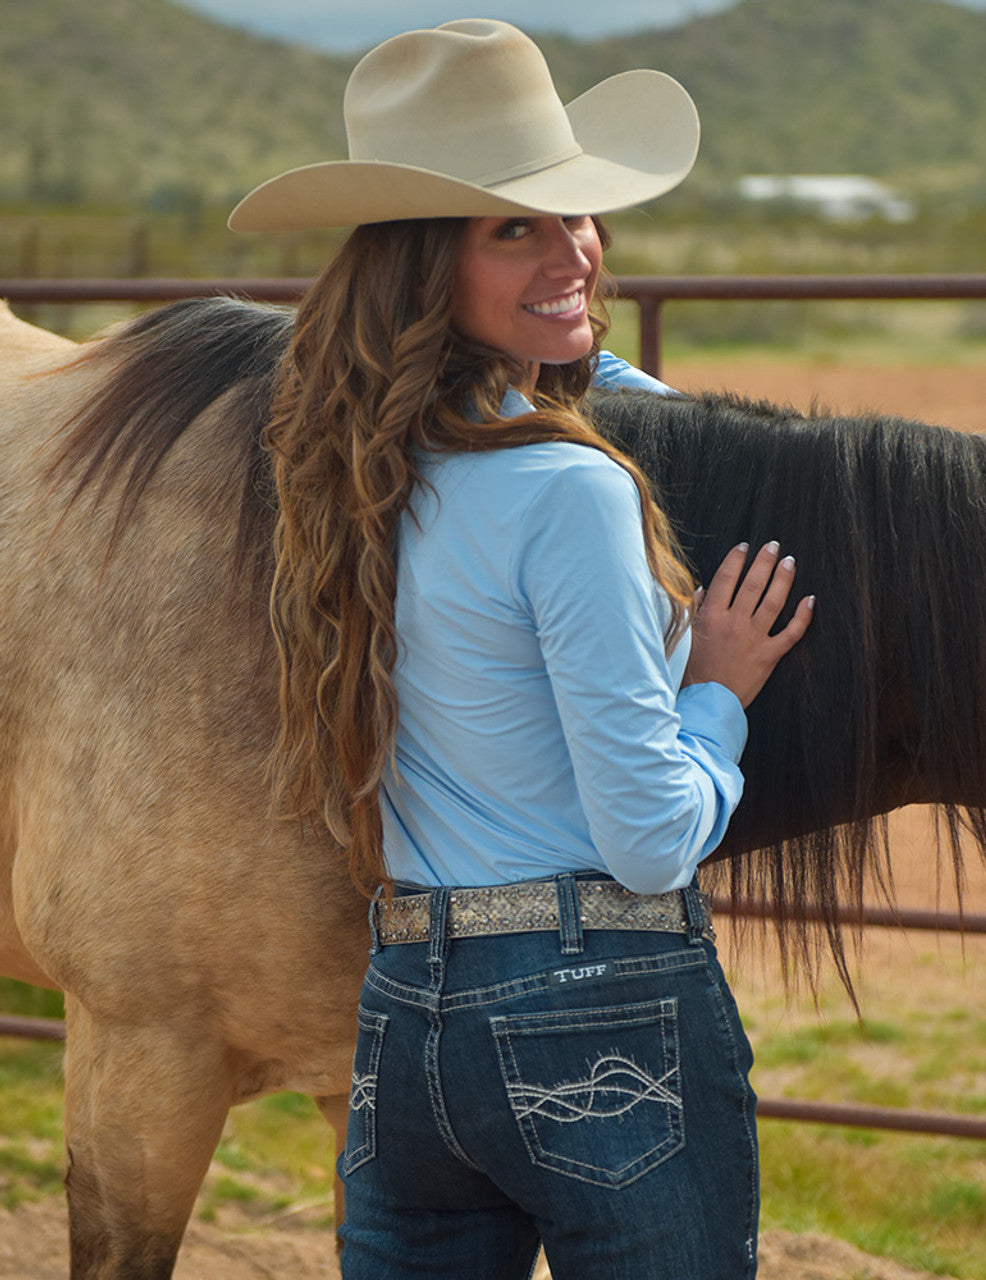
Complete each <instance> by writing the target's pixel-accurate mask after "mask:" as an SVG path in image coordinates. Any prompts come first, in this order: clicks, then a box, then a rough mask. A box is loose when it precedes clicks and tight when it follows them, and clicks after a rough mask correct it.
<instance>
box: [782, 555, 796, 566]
mask: <svg viewBox="0 0 986 1280" xmlns="http://www.w3.org/2000/svg"><path fill="white" fill-rule="evenodd" d="M781 564H782V566H783V567H784V568H785V569H793V568H794V556H785V557H784V559H783V560H782V561H781Z"/></svg>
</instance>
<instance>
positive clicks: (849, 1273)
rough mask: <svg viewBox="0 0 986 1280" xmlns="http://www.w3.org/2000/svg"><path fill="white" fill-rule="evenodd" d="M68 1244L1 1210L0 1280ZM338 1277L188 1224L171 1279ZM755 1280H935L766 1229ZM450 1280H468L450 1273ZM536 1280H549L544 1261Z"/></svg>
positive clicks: (302, 1243)
mask: <svg viewBox="0 0 986 1280" xmlns="http://www.w3.org/2000/svg"><path fill="white" fill-rule="evenodd" d="M67 1275H68V1248H67V1245H66V1225H65V1211H64V1207H63V1206H62V1204H61V1203H60V1202H59V1201H54V1200H46V1201H43V1202H41V1203H38V1204H30V1205H22V1206H21V1207H20V1208H19V1209H17V1210H16V1212H14V1213H7V1212H0V1280H65V1277H66V1276H67ZM206 1276H207V1277H208V1278H209V1280H339V1265H338V1262H337V1260H336V1255H335V1249H334V1245H333V1241H332V1238H331V1236H330V1235H329V1234H328V1233H325V1232H312V1231H306V1230H299V1229H294V1230H292V1229H290V1228H281V1229H278V1230H267V1231H258V1230H256V1229H253V1230H250V1231H245V1232H243V1233H242V1234H237V1233H230V1232H229V1231H221V1230H219V1229H218V1228H217V1227H211V1226H208V1225H207V1224H205V1223H201V1222H196V1223H193V1224H192V1225H191V1226H190V1227H189V1229H188V1233H187V1235H186V1238H185V1244H184V1246H183V1248H182V1251H181V1255H180V1257H179V1260H178V1266H177V1268H176V1269H175V1280H203V1277H206ZM759 1276H760V1280H942V1277H940V1276H932V1275H931V1273H930V1272H926V1271H910V1270H907V1269H906V1268H904V1267H900V1266H898V1265H897V1264H896V1263H893V1262H888V1261H886V1259H883V1258H873V1257H870V1256H869V1255H867V1254H864V1253H860V1251H859V1250H858V1249H854V1248H853V1247H852V1246H851V1245H848V1244H845V1243H844V1242H843V1241H841V1240H829V1239H826V1238H825V1237H824V1236H811V1235H804V1236H794V1235H791V1234H790V1233H788V1232H786V1231H768V1232H766V1233H765V1234H764V1235H763V1236H762V1237H761V1240H760V1270H759ZM449 1280H467V1277H464V1276H462V1277H460V1276H450V1277H449ZM535 1280H548V1273H547V1270H546V1269H545V1268H544V1265H543V1262H542V1264H541V1266H540V1267H539V1268H538V1271H537V1273H536V1275H535Z"/></svg>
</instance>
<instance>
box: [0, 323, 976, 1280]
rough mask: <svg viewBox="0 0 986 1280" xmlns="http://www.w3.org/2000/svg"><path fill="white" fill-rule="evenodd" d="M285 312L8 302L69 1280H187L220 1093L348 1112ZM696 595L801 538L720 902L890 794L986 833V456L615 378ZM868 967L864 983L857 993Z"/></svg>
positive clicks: (845, 894)
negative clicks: (280, 491)
mask: <svg viewBox="0 0 986 1280" xmlns="http://www.w3.org/2000/svg"><path fill="white" fill-rule="evenodd" d="M291 327H292V315H291V313H290V312H288V311H284V310H280V309H277V308H269V307H258V306H255V305H251V304H247V303H243V302H238V301H235V300H232V299H212V300H191V301H188V302H182V303H176V304H173V305H171V306H168V307H164V308H161V309H159V310H157V311H153V312H150V313H148V314H145V315H143V316H141V317H139V318H138V319H136V320H134V321H131V322H128V323H126V324H125V325H123V326H122V327H120V328H119V329H117V330H115V331H113V332H111V333H110V334H109V335H108V336H106V337H104V338H102V339H99V340H96V341H94V342H92V343H87V344H84V345H83V346H82V347H78V348H77V347H75V346H74V345H73V344H69V343H66V342H65V341H64V340H61V339H57V338H55V337H54V336H52V335H45V334H43V333H41V332H40V331H37V330H32V329H31V328H30V327H29V326H26V325H23V324H22V323H21V322H19V321H16V320H14V319H13V317H12V316H10V314H9V312H7V313H0V351H3V352H4V354H5V356H6V359H4V360H2V361H0V382H2V387H3V398H2V402H0V403H2V405H3V409H2V411H0V546H2V549H3V555H2V558H0V584H2V591H3V598H4V610H3V614H2V618H0V698H2V718H0V867H2V874H0V962H2V968H3V971H4V972H6V973H8V974H9V975H10V976H13V977H16V978H20V979H22V980H25V981H28V982H32V983H37V984H40V985H46V986H51V987H55V988H59V989H61V990H63V991H64V993H65V1001H66V1024H67V1048H66V1058H65V1139H66V1155H67V1170H68V1171H67V1177H66V1189H67V1196H68V1203H69V1223H70V1251H71V1274H72V1277H73V1278H74V1280H124V1277H126V1278H127V1280H166V1277H168V1276H170V1275H171V1273H172V1269H173V1265H174V1261H175V1258H176V1255H177V1251H178V1249H179V1246H180V1242H181V1238H182V1235H183V1232H184V1229H185V1225H186V1223H187V1220H188V1217H189V1214H190V1212H191V1209H192V1206H193V1202H194V1199H195V1196H196V1193H197V1191H198V1188H199V1185H200V1183H201V1181H202V1178H203V1177H204V1174H205V1171H206V1169H207V1166H208V1164H209V1161H210V1158H211V1156H212V1153H213V1151H214V1149H215V1146H216V1144H217V1142H218V1140H219V1137H220V1134H221V1130H222V1126H223V1123H224V1121H225V1118H226V1115H227V1112H228V1110H229V1108H230V1107H231V1106H232V1105H234V1104H237V1103H240V1102H244V1101H246V1100H247V1099H250V1098H254V1097H257V1096H259V1095H261V1094H263V1093H266V1092H270V1091H273V1090H279V1089H291V1090H297V1091H299V1092H302V1093H307V1094H309V1095H311V1096H312V1097H314V1098H315V1099H316V1101H317V1103H318V1106H319V1107H320V1109H321V1110H322V1112H323V1113H324V1115H325V1116H326V1118H327V1119H328V1121H329V1123H330V1124H331V1125H333V1127H335V1128H336V1130H337V1132H339V1131H340V1127H341V1126H342V1125H343V1124H344V1117H345V1109H346V1094H347V1091H348V1088H349V1076H350V1067H351V1059H352V1051H353V1044H354V1030H355V1017H354V1011H355V1007H356V1003H357V995H358V988H359V984H360V981H361V977H362V972H363V969H364V967H365V959H366V948H367V943H368V930H367V926H366V914H367V904H366V902H365V900H364V899H363V898H361V897H360V896H359V895H358V894H357V892H356V891H355V890H354V889H353V887H352V886H351V884H350V882H349V880H348V877H347V873H346V865H345V858H344V857H342V856H341V853H340V850H339V849H337V848H336V847H334V846H333V844H332V841H331V840H330V838H329V837H328V835H327V833H326V832H325V831H324V830H321V829H318V828H317V827H315V826H313V825H312V824H303V823H300V822H297V821H292V820H286V819H283V818H280V817H278V816H277V815H276V814H274V813H272V811H271V806H270V803H269V799H268V784H267V772H266V765H267V758H268V754H269V751H270V748H271V746H272V743H273V740H274V737H275V733H276V727H277V719H278V689H277V685H278V674H277V657H276V652H275V648H274V645H273V643H272V640H271V635H270V631H269V624H268V616H267V605H266V602H267V597H268V592H269V585H270V580H271V574H272V568H273V565H272V559H273V553H272V540H273V527H274V523H275V521H276V515H277V509H276V497H275V492H274V488H273V485H272V480H271V471H270V466H269V462H268V458H267V455H266V453H265V451H264V449H263V446H262V440H261V435H262V430H263V425H264V422H265V420H266V416H267V412H268V407H269V403H270V395H271V388H272V384H273V380H274V377H275V375H276V370H277V368H278V365H279V363H280V362H281V360H282V358H283V356H284V352H285V350H286V347H287V343H288V341H289V338H290V333H291ZM592 412H593V414H594V415H595V418H596V421H597V423H598V425H599V428H600V430H602V431H603V432H604V433H605V434H607V435H608V436H609V437H610V438H612V439H613V440H615V441H617V442H618V443H620V444H621V445H622V446H623V447H624V448H625V449H626V450H627V451H628V452H629V453H631V454H632V455H633V456H634V457H635V458H636V459H637V460H638V461H639V462H640V463H641V464H642V465H643V467H644V468H645V470H646V471H647V472H648V474H649V475H650V477H651V478H652V480H653V481H654V483H655V485H656V487H657V490H658V492H659V494H660V496H661V500H662V502H663V503H664V505H665V507H666V509H667V510H668V511H669V513H670V515H671V517H672V520H673V522H674V525H675V527H676V529H677V530H678V531H679V534H680V537H681V541H682V545H683V547H684V550H685V553H686V554H687V555H688V556H689V558H690V559H691V561H692V563H693V564H694V566H695V570H696V574H697V576H698V578H699V579H707V578H708V576H709V574H710V573H711V571H712V569H713V568H714V566H715V564H716V563H717V562H718V560H719V558H720V557H721V555H722V553H723V552H724V550H725V549H726V548H727V547H728V546H730V545H732V544H733V543H734V542H736V541H738V540H740V538H746V539H747V540H749V541H751V542H753V541H754V540H756V539H764V540H766V538H768V537H777V538H779V539H780V540H781V541H782V542H783V544H784V545H785V546H786V547H790V548H792V549H793V550H795V551H796V553H797V555H798V561H799V575H800V580H801V582H802V583H803V584H804V585H805V589H811V590H813V591H814V592H815V593H816V594H817V596H818V600H819V604H818V609H817V616H816V620H815V622H814V624H813V626H812V628H811V629H810V632H809V636H808V637H807V638H806V639H805V641H804V642H803V643H802V644H801V645H799V646H798V647H797V648H796V649H795V650H794V652H793V653H792V654H790V655H789V656H788V657H787V658H786V659H785V660H784V662H783V663H782V664H781V667H780V668H779V669H778V671H777V672H776V673H775V675H774V677H773V678H772V680H771V682H770V683H769V684H768V686H767V689H766V690H765V691H764V693H763V694H762V695H761V697H760V699H758V701H757V702H756V703H755V704H754V706H753V707H752V708H751V714H750V740H749V744H748V747H747V750H746V754H745V757H744V771H745V772H746V774H747V777H748V783H747V789H746V794H745V796H744V799H743V801H742V804H741V806H740V808H739V810H738V811H737V814H736V816H735V819H734V822H733V823H732V825H731V827H730V832H729V835H728V836H727V839H726V841H725V843H724V844H723V846H722V847H721V849H720V850H719V851H717V855H716V859H717V860H716V861H715V862H714V864H713V865H712V866H710V867H709V869H708V883H707V885H706V887H710V885H711V886H712V887H714V886H715V885H716V884H720V885H725V886H728V887H729V888H730V890H731V892H732V893H734V894H736V895H761V896H765V897H767V898H768V899H770V900H771V901H772V903H773V905H774V908H775V909H776V910H777V911H778V912H779V916H780V924H779V929H780V932H781V936H782V939H783V940H785V941H786V942H787V943H789V944H790V946H791V947H792V948H793V950H792V952H791V954H792V956H793V957H794V958H795V959H797V958H799V957H800V958H803V959H805V960H806V961H807V960H808V959H809V958H810V956H809V951H810V948H809V945H808V943H807V942H806V938H807V933H806V926H805V924H804V920H803V916H804V914H805V912H806V910H807V909H809V908H814V909H817V911H818V912H819V913H820V914H821V916H822V920H823V929H824V930H825V931H826V932H827V935H828V938H829V941H830V943H831V945H832V948H833V950H834V954H835V956H836V963H837V964H839V965H840V966H841V967H842V969H843V972H845V967H844V964H845V962H844V958H843V957H842V951H841V945H842V944H841V936H840V934H839V932H838V928H837V925H836V912H837V910H838V908H839V907H840V906H843V905H844V904H845V903H846V902H847V901H848V902H850V903H859V902H861V900H862V893H863V885H864V880H865V879H866V877H867V876H870V875H872V874H876V875H877V877H878V879H879V880H880V881H881V882H882V883H884V884H885V885H886V887H887V890H888V892H889V891H890V889H891V887H892V885H891V870H892V869H891V868H890V867H889V864H888V863H887V848H886V839H885V824H884V819H883V817H882V816H881V815H884V814H886V813H887V812H888V811H889V810H891V809H893V808H895V807H897V806H898V805H900V804H904V803H910V802H916V801H921V802H926V803H933V804H938V805H939V806H941V809H942V812H943V813H944V815H945V819H946V821H945V827H946V831H947V834H948V836H949V838H950V844H951V848H952V856H953V858H954V859H955V860H956V867H959V865H960V863H959V859H960V857H961V851H960V848H959V843H958V834H959V830H960V826H962V825H963V824H964V825H966V826H968V827H969V828H970V829H971V831H972V832H973V834H974V836H975V838H976V840H977V841H978V845H979V848H980V850H981V851H982V850H983V849H986V811H984V809H983V807H982V804H983V802H984V801H986V777H984V770H986V714H984V707H983V699H984V698H986V673H984V671H983V646H982V637H983V636H984V635H986V616H984V603H983V600H982V593H981V592H978V591H977V590H976V589H975V586H976V584H979V583H981V582H983V581H984V577H986V536H984V535H986V441H983V440H980V439H978V438H975V437H969V436H963V435H960V434H958V433H955V432H950V431H947V430H945V429H943V428H933V427H928V426H925V425H923V424H916V423H906V422H901V421H898V420H892V419H887V418H882V417H873V418H870V419H861V418H853V419H846V420H834V419H830V418H824V417H818V418H816V419H811V418H805V417H802V416H800V415H798V414H796V413H794V412H793V411H791V410H786V409H782V408H778V407H776V406H771V405H766V404H751V403H742V402H738V401H734V400H731V399H729V398H723V397H711V396H699V397H687V396H681V397H667V398H664V397H658V396H653V395H650V394H647V393H629V392H624V393H599V394H598V395H596V396H595V397H594V400H593V404H592ZM846 977H847V978H848V974H846Z"/></svg>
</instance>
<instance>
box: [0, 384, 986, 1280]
mask: <svg viewBox="0 0 986 1280" xmlns="http://www.w3.org/2000/svg"><path fill="white" fill-rule="evenodd" d="M663 376H664V378H665V379H666V380H667V381H668V382H670V383H671V384H672V385H674V386H676V387H678V388H680V389H681V390H724V389H729V390H733V391H738V392H741V393H742V394H745V395H747V396H750V397H752V398H758V399H759V398H766V399H770V400H775V401H785V402H788V403H791V404H794V405H796V406H797V407H799V408H802V409H805V408H807V407H808V406H809V405H810V404H811V403H812V402H813V401H817V402H818V403H820V404H823V405H825V406H826V408H827V409H828V410H830V411H832V412H840V413H860V412H864V411H868V410H874V411H879V412H882V413H896V414H900V415H902V416H906V417H909V418H917V419H921V420H924V421H927V422H933V423H938V424H941V425H947V426H953V427H957V428H961V429H963V430H972V431H986V369H979V368H945V367H942V368H920V369H915V368H909V367H899V368H898V367H889V366H888V367H885V368H861V367H856V366H837V365H825V364H812V365H798V364H795V363H793V362H791V363H788V362H785V363H777V364H774V363H767V362H742V363H731V364H723V363H711V362H702V363H699V362H697V361H688V362H679V363H677V364H675V363H674V362H669V364H668V366H667V367H666V368H665V370H664V372H663ZM894 833H895V834H894V840H895V848H899V849H900V850H901V856H900V858H899V859H896V858H895V864H896V867H897V892H898V901H899V902H900V903H901V904H902V905H913V906H933V905H934V904H935V903H936V901H938V902H939V903H940V905H941V907H942V908H943V909H946V910H947V909H950V908H951V906H952V905H953V901H954V899H953V892H952V889H951V886H950V884H949V882H948V878H947V876H946V877H945V878H944V879H943V880H942V881H941V882H940V883H939V879H938V877H937V874H936V872H935V868H934V861H933V859H932V858H931V857H929V856H927V854H926V852H924V851H926V849H927V839H928V827H927V820H926V815H925V814H924V812H923V811H919V810H908V811H904V812H903V813H902V814H901V815H900V816H899V817H897V818H895V820H894ZM965 904H966V908H967V909H968V910H970V911H977V912H983V911H986V870H984V869H983V868H982V867H981V866H978V865H976V866H971V867H970V875H969V881H968V884H967V886H966V893H965ZM885 932H886V931H884V933H885ZM867 941H868V940H867ZM982 950H983V949H982V948H979V951H980V952H981V951H982ZM967 958H968V957H967ZM983 960H984V957H983V955H979V956H978V958H973V965H974V967H977V968H978V970H979V973H978V976H977V977H976V981H977V982H978V981H979V979H980V978H981V976H982V971H983ZM884 963H886V964H890V963H893V960H892V947H888V946H887V945H885V943H884V942H878V941H877V939H876V938H874V946H873V947H872V949H870V950H869V951H868V956H867V961H866V968H867V969H868V970H870V971H872V967H873V966H874V965H880V964H884ZM765 980H766V979H765ZM966 981H967V982H968V981H971V979H969V977H968V974H967V977H966ZM969 992H970V999H971V998H972V997H971V992H972V987H971V985H970V986H969ZM66 1230H67V1229H66V1215H65V1208H64V1203H63V1202H62V1201H61V1200H54V1199H53V1200H47V1201H44V1202H41V1203H38V1204H29V1205H23V1206H21V1207H20V1208H18V1209H17V1210H16V1211H14V1212H12V1213H11V1212H2V1211H0V1280H64V1278H65V1277H66V1276H67V1274H68V1259H67V1255H68V1251H67V1243H66ZM338 1275H339V1270H338V1265H337V1262H336V1258H335V1251H334V1247H333V1241H332V1238H331V1236H330V1235H328V1234H327V1233H326V1232H324V1231H314V1230H311V1229H310V1228H307V1229H306V1228H305V1227H304V1225H303V1223H301V1222H300V1221H294V1222H290V1223H283V1224H280V1225H276V1226H275V1225H268V1226H267V1227H263V1228H258V1227H257V1226H256V1225H248V1224H246V1222H244V1224H242V1225H241V1226H239V1227H237V1226H235V1225H234V1224H232V1223H224V1225H223V1226H222V1227H217V1226H212V1225H209V1224H206V1223H202V1222H193V1223H192V1225H191V1226H190V1227H189V1230H188V1234H187V1237H186V1241H185V1244H184V1246H183V1249H182V1252H181V1255H180V1259H179V1263H178V1267H177V1270H176V1272H175V1276H176V1280H201V1277H203V1276H208V1277H209V1280H275V1278H276V1280H285V1278H286V1277H290V1278H291V1280H334V1278H336V1277H338ZM545 1276H546V1272H544V1271H543V1270H542V1271H539V1272H538V1277H539V1280H544V1278H545ZM760 1276H761V1280H932V1277H931V1276H930V1273H927V1272H916V1271H912V1270H908V1269H906V1268H903V1267H900V1266H898V1265H896V1264H895V1263H892V1262H888V1261H886V1260H884V1259H877V1258H872V1257H869V1256H868V1255H864V1254H863V1253H861V1252H859V1251H858V1250H857V1249H854V1248H853V1247H851V1246H850V1245H848V1244H846V1243H844V1242H842V1241H838V1240H830V1239H826V1238H823V1237H820V1236H808V1235H802V1236H794V1235H791V1234H789V1233H787V1232H782V1231H770V1232H766V1233H765V1234H764V1235H763V1236H762V1238H761V1266H760ZM450 1280H458V1278H457V1277H450ZM937 1280H941V1278H940V1277H939V1278H937Z"/></svg>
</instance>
